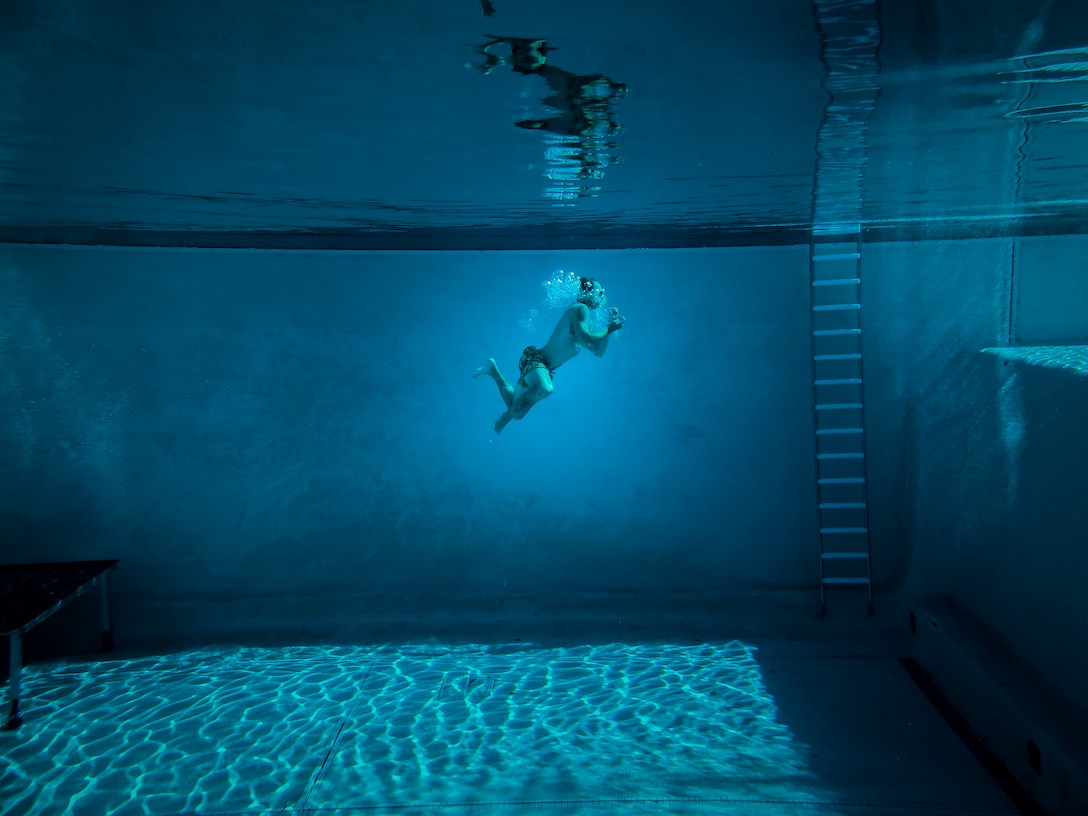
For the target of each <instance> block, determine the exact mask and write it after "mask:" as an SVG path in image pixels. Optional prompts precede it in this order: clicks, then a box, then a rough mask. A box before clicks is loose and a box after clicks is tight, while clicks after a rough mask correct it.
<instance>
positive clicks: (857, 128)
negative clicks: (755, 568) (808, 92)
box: [809, 0, 880, 615]
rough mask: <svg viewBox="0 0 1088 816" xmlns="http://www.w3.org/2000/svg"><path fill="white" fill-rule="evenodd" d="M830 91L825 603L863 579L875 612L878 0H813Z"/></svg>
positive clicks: (818, 247) (824, 303) (821, 208)
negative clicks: (869, 437)
mask: <svg viewBox="0 0 1088 816" xmlns="http://www.w3.org/2000/svg"><path fill="white" fill-rule="evenodd" d="M813 11H814V14H815V19H816V28H817V31H818V33H819V35H820V43H821V48H820V58H821V59H822V60H823V63H824V67H825V75H824V80H823V89H824V92H825V93H826V94H827V103H826V105H825V107H824V115H823V119H822V121H821V123H820V129H819V132H818V133H817V137H816V167H815V173H814V178H813V190H812V240H811V243H810V245H809V249H810V252H809V257H810V264H809V268H810V272H811V283H812V292H811V294H812V382H813V386H812V388H813V408H814V410H813V427H814V429H815V434H816V491H817V510H818V513H819V519H818V525H817V529H818V530H819V539H820V613H821V614H822V615H826V614H827V590H828V588H829V587H838V586H851V585H855V586H862V587H864V588H865V592H866V596H867V598H868V601H869V614H870V615H872V614H873V574H872V567H871V561H872V559H871V557H870V547H869V491H868V476H867V473H866V459H865V400H864V396H863V389H862V386H863V382H862V379H863V378H862V365H861V363H862V354H861V321H862V310H861V223H862V199H863V192H864V190H863V185H862V179H863V175H864V171H865V164H866V159H867V145H866V139H865V131H866V127H867V125H868V122H869V118H870V117H871V116H872V114H873V111H874V109H875V108H876V101H877V97H878V96H879V92H880V87H879V84H878V76H879V71H880V63H879V60H878V51H879V48H880V20H879V13H878V11H879V9H878V7H877V0H813Z"/></svg>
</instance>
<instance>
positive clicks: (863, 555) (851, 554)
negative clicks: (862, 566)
mask: <svg viewBox="0 0 1088 816" xmlns="http://www.w3.org/2000/svg"><path fill="white" fill-rule="evenodd" d="M868 557H869V553H863V552H825V553H820V558H868Z"/></svg>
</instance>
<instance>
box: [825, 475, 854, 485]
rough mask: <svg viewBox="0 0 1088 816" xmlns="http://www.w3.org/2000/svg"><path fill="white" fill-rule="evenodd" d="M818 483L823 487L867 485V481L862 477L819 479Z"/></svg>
mask: <svg viewBox="0 0 1088 816" xmlns="http://www.w3.org/2000/svg"><path fill="white" fill-rule="evenodd" d="M816 483H817V484H822V485H833V484H835V485H839V484H865V479H864V477H862V476H838V477H835V478H828V479H817V480H816Z"/></svg>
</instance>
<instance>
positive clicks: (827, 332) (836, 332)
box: [812, 329, 861, 337]
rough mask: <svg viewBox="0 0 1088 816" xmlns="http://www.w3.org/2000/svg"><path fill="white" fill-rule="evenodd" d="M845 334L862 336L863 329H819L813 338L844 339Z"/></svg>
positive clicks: (813, 334)
mask: <svg viewBox="0 0 1088 816" xmlns="http://www.w3.org/2000/svg"><path fill="white" fill-rule="evenodd" d="M844 334H861V329H817V330H816V331H814V332H813V333H812V336H813V337H842V336H843V335H844Z"/></svg>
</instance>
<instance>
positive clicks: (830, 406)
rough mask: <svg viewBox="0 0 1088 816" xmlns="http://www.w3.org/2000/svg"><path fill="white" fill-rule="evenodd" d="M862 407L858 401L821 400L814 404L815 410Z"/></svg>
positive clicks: (858, 409)
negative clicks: (821, 401)
mask: <svg viewBox="0 0 1088 816" xmlns="http://www.w3.org/2000/svg"><path fill="white" fill-rule="evenodd" d="M864 407H865V406H863V405H862V404H861V403H860V402H823V403H817V404H816V410H817V411H860V410H861V409H862V408H864Z"/></svg>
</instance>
